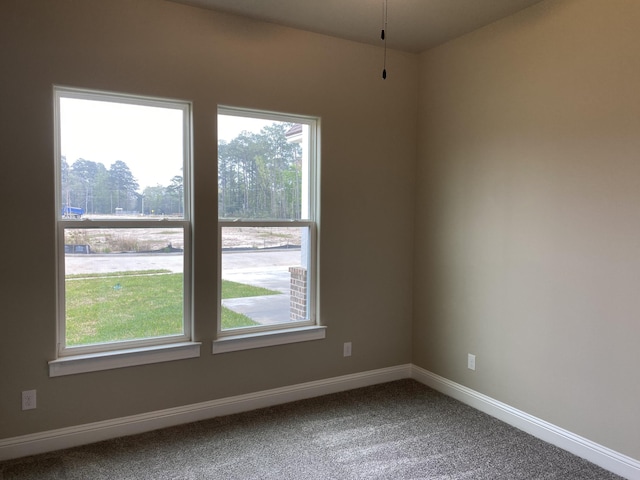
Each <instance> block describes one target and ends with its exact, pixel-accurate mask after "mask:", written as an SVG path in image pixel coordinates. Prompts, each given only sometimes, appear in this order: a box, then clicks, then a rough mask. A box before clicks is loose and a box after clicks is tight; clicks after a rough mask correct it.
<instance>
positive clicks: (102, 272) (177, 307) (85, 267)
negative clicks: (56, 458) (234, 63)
mask: <svg viewBox="0 0 640 480" xmlns="http://www.w3.org/2000/svg"><path fill="white" fill-rule="evenodd" d="M55 106H56V118H55V121H56V144H57V145H56V152H57V154H56V164H57V206H56V219H57V242H58V252H59V254H58V258H59V261H58V292H59V295H58V304H59V307H58V318H59V322H58V323H59V334H58V337H59V352H58V353H59V354H60V355H68V354H72V353H73V354H78V353H85V352H86V353H90V352H94V351H105V350H113V349H117V348H123V347H125V346H127V347H129V346H144V345H155V344H162V343H169V342H176V341H184V340H189V339H190V336H191V332H190V324H191V322H190V321H189V317H190V312H189V303H190V302H189V301H188V299H189V298H190V293H189V292H190V284H189V281H188V279H189V274H188V273H189V269H190V265H189V260H188V259H189V258H190V255H189V235H190V225H189V210H190V209H189V201H188V198H189V192H188V191H189V188H188V186H189V164H190V160H189V145H190V141H189V135H190V132H189V128H190V127H189V118H190V113H189V111H190V106H189V104H188V103H185V102H177V101H170V100H162V99H149V98H144V97H132V96H125V95H117V94H109V93H102V92H91V91H84V90H76V89H67V88H56V89H55Z"/></svg>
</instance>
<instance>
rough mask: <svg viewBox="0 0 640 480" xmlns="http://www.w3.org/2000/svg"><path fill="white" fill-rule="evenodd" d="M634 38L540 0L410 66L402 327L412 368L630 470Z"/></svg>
mask: <svg viewBox="0 0 640 480" xmlns="http://www.w3.org/2000/svg"><path fill="white" fill-rule="evenodd" d="M639 26H640V2H638V1H637V0H611V1H609V0H607V1H603V0H548V1H546V2H542V3H541V4H538V5H536V6H534V7H532V8H529V9H527V10H525V11H523V12H521V13H520V14H517V15H515V16H513V17H510V18H507V19H504V20H502V21H499V22H497V23H495V24H492V25H490V26H489V27H486V28H484V29H481V30H478V31H476V32H474V33H472V34H470V35H467V36H465V37H462V38H459V39H457V40H455V41H453V42H450V43H448V44H446V45H443V46H441V47H438V48H436V49H434V50H431V51H429V52H426V53H424V54H422V55H421V57H420V121H419V148H418V150H419V162H418V163H419V168H418V175H417V185H418V188H417V193H416V196H417V202H416V208H417V213H416V224H415V225H416V243H415V247H416V255H415V290H414V299H415V302H414V308H415V311H414V318H415V321H414V329H413V332H414V333H413V359H414V363H416V364H417V365H419V366H421V367H424V368H426V369H428V370H430V371H433V372H435V373H437V374H440V375H442V376H444V377H446V378H449V379H451V380H454V381H456V382H459V383H461V384H463V385H466V386H468V387H470V388H473V389H475V390H478V391H480V392H482V393H485V394H487V395H489V396H491V397H494V398H496V399H498V400H501V401H503V402H506V403H507V404H510V405H512V406H514V407H516V408H519V409H522V410H524V411H526V412H528V413H530V414H533V415H536V416H538V417H541V418H543V419H545V420H547V421H549V422H551V423H554V424H556V425H559V426H561V427H564V428H566V429H568V430H570V431H572V432H574V433H577V434H579V435H582V436H584V437H587V438H589V439H591V440H593V441H596V442H598V443H601V444H603V445H605V446H607V447H609V448H612V449H614V450H616V451H619V452H621V453H624V454H626V455H629V456H631V457H633V458H636V459H638V458H640V408H638V406H639V399H640V373H639V371H638V366H639V365H640V90H639V88H638V87H639V85H640V49H639V48H638V46H639V45H640V28H639ZM467 353H474V354H476V355H477V370H476V371H475V372H473V371H471V370H468V369H467Z"/></svg>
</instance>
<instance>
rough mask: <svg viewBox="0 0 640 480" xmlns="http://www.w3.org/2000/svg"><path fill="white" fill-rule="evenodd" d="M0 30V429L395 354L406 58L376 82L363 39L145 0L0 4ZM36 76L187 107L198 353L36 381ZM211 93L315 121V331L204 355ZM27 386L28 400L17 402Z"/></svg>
mask: <svg viewBox="0 0 640 480" xmlns="http://www.w3.org/2000/svg"><path fill="white" fill-rule="evenodd" d="M0 25H1V28H0V62H1V64H2V69H3V73H2V75H0V92H2V101H1V107H0V158H1V159H2V174H1V176H0V195H1V197H0V198H1V204H2V205H3V219H4V220H5V227H4V228H3V234H2V236H1V240H0V242H1V243H0V245H1V247H2V248H1V249H0V251H1V252H2V267H1V269H0V291H1V296H2V301H1V307H2V313H1V318H2V333H1V334H0V386H1V388H0V391H1V392H2V394H1V395H0V415H1V416H2V418H1V421H0V438H6V437H12V436H17V435H22V434H28V433H33V432H38V431H44V430H48V429H55V428H61V427H65V426H71V425H77V424H83V423H87V422H93V421H99V420H105V419H110V418H117V417H121V416H126V415H133V414H137V413H142V412H148V411H154V410H158V409H164V408H170V407H174V406H180V405H187V404H191V403H195V402H201V401H206V400H211V399H216V398H222V397H226V396H230V395H236V394H242V393H248V392H254V391H259V390H263V389H268V388H275V387H279V386H285V385H291V384H296V383H300V382H305V381H312V380H318V379H322V378H329V377H334V376H337V375H342V374H348V373H354V372H360V371H366V370H370V369H376V368H382V367H388V366H393V365H399V364H405V363H408V362H410V360H411V341H410V335H411V311H412V299H411V292H412V284H411V282H412V276H411V272H412V264H411V260H412V246H413V172H414V167H415V161H416V145H417V141H416V139H417V127H416V124H417V87H418V61H417V60H418V58H417V56H415V55H409V54H402V53H399V52H390V57H389V59H388V65H389V71H390V75H389V78H388V79H387V81H386V82H383V81H382V80H381V78H380V67H381V58H382V56H381V50H380V49H379V48H376V47H371V46H366V45H363V44H358V43H353V42H346V41H341V40H337V39H334V38H330V37H325V36H321V35H316V34H311V33H305V32H301V31H296V30H292V29H287V28H281V27H277V26H274V25H270V24H265V23H258V22H254V21H250V20H246V19H241V18H239V17H234V16H229V15H222V14H217V13H214V12H210V11H206V10H201V9H197V8H192V7H188V6H184V5H178V4H174V3H171V2H165V1H162V0H136V1H135V2H131V1H128V0H110V1H108V2H105V1H102V0H56V1H55V2H52V1H50V0H28V1H24V0H3V1H2V2H0ZM53 85H65V86H74V87H82V88H90V89H102V90H107V91H115V92H123V93H130V94H142V95H150V96H160V97H168V98H178V99H185V100H190V101H192V102H193V119H194V138H193V144H194V172H195V175H194V177H195V189H194V190H195V208H194V211H195V221H194V242H195V244H194V247H195V248H194V252H195V253H194V255H195V258H194V265H195V268H194V275H195V297H194V306H195V308H194V310H195V338H196V340H198V341H202V342H203V347H202V355H201V357H200V358H197V359H190V360H183V361H176V362H169V363H161V364H155V365H147V366H139V367H131V368H122V369H117V370H111V371H104V372H95V373H87V374H79V375H71V376H67V377H58V378H49V377H48V370H47V361H48V360H51V359H53V358H54V356H55V351H56V348H55V347H56V346H55V341H56V340H55V298H56V293H55V251H54V218H53V215H54V208H53V202H54V180H53V172H54V169H53V162H54V158H53V155H54V152H53V100H52V86H53ZM220 104H221V105H230V106H238V107H252V108H258V109H264V110H274V111H281V112H288V113H297V114H309V115H317V116H320V117H321V119H322V120H321V121H322V140H321V141H322V160H321V163H322V187H321V196H322V206H321V210H322V211H321V226H320V229H321V232H320V242H321V260H320V275H321V278H320V281H321V297H320V305H321V321H322V323H323V324H325V325H327V326H328V332H327V338H326V339H325V340H321V341H314V342H306V343H300V344H292V345H285V346H278V347H270V348H263V349H257V350H251V351H243V352H234V353H228V354H222V355H216V356H213V355H212V354H211V353H210V352H211V341H212V339H213V334H214V332H215V324H214V321H215V312H216V298H215V295H214V294H213V292H216V291H217V286H216V271H217V258H216V245H217V226H216V216H217V214H216V212H217V208H216V201H217V199H216V197H217V194H216V192H217V188H216V137H215V131H216V123H215V121H216V108H217V106H218V105H220ZM18 206H19V207H18ZM16 245H17V246H18V247H16ZM345 341H351V342H353V356H352V357H350V358H343V357H342V344H343V342H345ZM33 388H35V389H37V390H38V408H37V409H36V410H30V411H27V412H22V411H21V410H20V392H21V391H22V390H27V389H33Z"/></svg>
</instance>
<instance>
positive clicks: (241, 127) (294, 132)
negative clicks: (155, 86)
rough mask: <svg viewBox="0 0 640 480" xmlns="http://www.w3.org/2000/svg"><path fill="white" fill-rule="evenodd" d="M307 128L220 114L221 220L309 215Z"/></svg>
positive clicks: (280, 122)
mask: <svg viewBox="0 0 640 480" xmlns="http://www.w3.org/2000/svg"><path fill="white" fill-rule="evenodd" d="M308 140H309V126H308V125H304V124H299V123H290V122H283V121H275V120H267V119H256V118H247V117H240V116H232V115H218V216H219V218H243V219H272V220H299V219H308V218H309V189H308V175H309V161H308V150H309V148H308V144H309V141H308Z"/></svg>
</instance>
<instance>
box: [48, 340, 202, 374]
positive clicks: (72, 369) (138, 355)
mask: <svg viewBox="0 0 640 480" xmlns="http://www.w3.org/2000/svg"><path fill="white" fill-rule="evenodd" d="M200 345H201V343H199V342H181V343H170V344H167V345H154V346H153V347H140V348H130V349H127V350H114V351H112V352H100V353H90V354H85V355H74V356H71V357H61V358H58V359H56V360H52V361H50V362H49V376H50V377H61V376H63V375H74V374H76V373H86V372H98V371H100V370H111V369H114V368H123V367H132V366H135V365H147V364H150V363H160V362H170V361H173V360H182V359H185V358H196V357H199V356H200Z"/></svg>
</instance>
